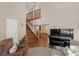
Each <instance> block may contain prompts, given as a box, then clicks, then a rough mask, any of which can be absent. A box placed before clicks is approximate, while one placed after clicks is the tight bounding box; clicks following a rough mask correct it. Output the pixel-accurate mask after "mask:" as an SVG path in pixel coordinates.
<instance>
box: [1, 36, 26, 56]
mask: <svg viewBox="0 0 79 59" xmlns="http://www.w3.org/2000/svg"><path fill="white" fill-rule="evenodd" d="M13 45H14V44H13V39H12V38H8V39H4V40H2V41H0V56H23V55H26V53H25V52H26V51H27V48H26V47H21V48H19V47H18V48H17V50H16V51H15V52H14V53H9V50H10V49H11V48H12V46H13Z"/></svg>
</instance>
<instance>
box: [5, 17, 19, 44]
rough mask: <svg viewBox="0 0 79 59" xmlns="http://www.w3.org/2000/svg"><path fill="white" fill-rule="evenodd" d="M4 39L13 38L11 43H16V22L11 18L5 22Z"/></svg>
mask: <svg viewBox="0 0 79 59" xmlns="http://www.w3.org/2000/svg"><path fill="white" fill-rule="evenodd" d="M6 38H13V42H14V43H18V20H16V19H11V18H8V19H7V20H6Z"/></svg>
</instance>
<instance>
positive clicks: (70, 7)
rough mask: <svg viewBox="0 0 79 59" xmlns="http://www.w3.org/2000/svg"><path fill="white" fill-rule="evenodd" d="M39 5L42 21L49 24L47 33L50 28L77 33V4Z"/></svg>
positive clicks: (78, 5)
mask: <svg viewBox="0 0 79 59" xmlns="http://www.w3.org/2000/svg"><path fill="white" fill-rule="evenodd" d="M39 5H40V8H41V10H42V19H44V20H46V23H48V24H49V26H48V30H47V32H48V33H49V29H50V28H73V29H74V31H75V32H74V33H75V34H76V33H77V31H78V30H79V3H68V2H67V3H66V2H65V3H61V2H60V3H58V2H53V3H50V2H47V3H45V2H43V3H39ZM33 22H34V21H33ZM37 22H38V21H37ZM78 40H79V39H78Z"/></svg>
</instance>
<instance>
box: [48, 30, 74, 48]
mask: <svg viewBox="0 0 79 59" xmlns="http://www.w3.org/2000/svg"><path fill="white" fill-rule="evenodd" d="M72 39H73V29H50V36H49V44H50V45H51V46H62V47H66V46H70V40H72Z"/></svg>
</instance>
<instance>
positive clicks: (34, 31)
mask: <svg viewBox="0 0 79 59" xmlns="http://www.w3.org/2000/svg"><path fill="white" fill-rule="evenodd" d="M26 24H27V25H28V27H29V28H30V30H31V31H32V33H33V34H34V35H35V37H36V38H37V39H39V37H38V30H37V29H36V28H35V27H34V26H33V25H32V24H31V23H30V22H27V23H26ZM30 25H31V26H30Z"/></svg>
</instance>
